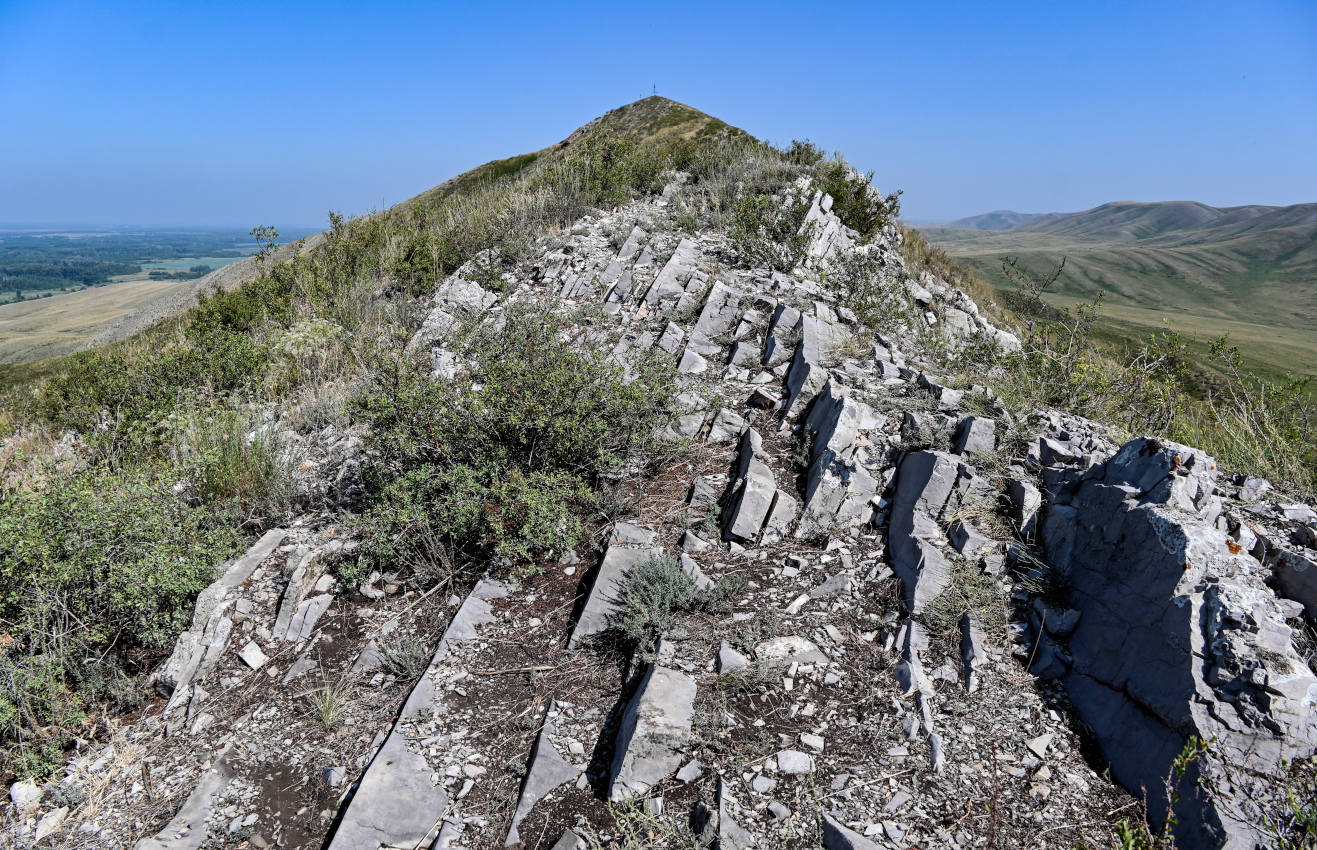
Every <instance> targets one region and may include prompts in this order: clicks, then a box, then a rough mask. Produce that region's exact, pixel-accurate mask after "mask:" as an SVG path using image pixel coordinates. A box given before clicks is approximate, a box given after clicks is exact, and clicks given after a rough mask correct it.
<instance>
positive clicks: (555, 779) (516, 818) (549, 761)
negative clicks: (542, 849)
mask: <svg viewBox="0 0 1317 850" xmlns="http://www.w3.org/2000/svg"><path fill="white" fill-rule="evenodd" d="M552 735H553V722H552V721H551V720H548V721H545V723H544V727H543V728H542V729H540V734H539V738H538V739H537V740H536V742H535V749H534V750H533V751H532V752H531V756H530V764H529V765H528V766H527V768H526V779H525V781H523V782H522V784H521V795H520V796H519V797H518V798H517V809H516V811H515V812H513V814H512V827H511V829H509V830H508V837H507V840H506V841H505V842H504V844H505V845H506V846H508V847H513V846H517V845H520V844H521V835H520V834H519V833H518V831H517V828H518V827H519V826H521V822H522V821H523V820H525V819H526V816H527V815H529V814H530V812H531V809H533V808H535V804H536V803H538V802H539V801H540V800H542V799H544V797H545V795H547V794H548V793H549V792H550V791H552V790H553V789H555V788H557V787H558V786H559V785H564V784H566V783H568V782H572V781H575V779H576V777H577V776H579V775H580V773H581V771H580V769H579V768H578V767H576V766H575V765H573V764H572V763H571V762H569V761H567V759H565V758H563V757H562V756H561V755H560V754H559V753H558V750H557V749H555V748H554V746H553V744H552V743H551V742H550V740H549V739H550V737H551V736H552Z"/></svg>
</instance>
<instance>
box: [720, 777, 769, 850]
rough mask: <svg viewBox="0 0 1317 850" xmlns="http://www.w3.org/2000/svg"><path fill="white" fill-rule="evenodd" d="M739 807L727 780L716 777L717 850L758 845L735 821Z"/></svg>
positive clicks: (749, 848)
mask: <svg viewBox="0 0 1317 850" xmlns="http://www.w3.org/2000/svg"><path fill="white" fill-rule="evenodd" d="M739 808H740V807H739V806H738V805H737V804H736V801H735V800H733V799H732V794H731V791H730V790H729V789H728V787H727V782H726V780H724V779H723V778H722V776H719V777H718V840H717V848H718V850H753V848H756V847H758V846H759V843H758V842H757V841H756V840H755V836H754V834H753V833H751V832H750V831H749V830H748V829H746V828H745V827H743V826H741V824H740V823H739V822H738V821H737V819H736V816H737V810H738V809H739Z"/></svg>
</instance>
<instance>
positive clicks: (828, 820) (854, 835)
mask: <svg viewBox="0 0 1317 850" xmlns="http://www.w3.org/2000/svg"><path fill="white" fill-rule="evenodd" d="M819 831H820V832H821V833H822V834H823V847H824V850H881V848H879V846H878V845H877V844H875V843H874V842H872V841H870V840H869V839H867V838H865V837H864V836H863V835H860V834H859V833H858V832H855V831H854V830H852V829H848V828H847V827H845V826H843V825H842V824H841V822H840V821H838V820H837V819H836V818H834V817H833V816H832V815H824V816H823V818H822V819H821V820H820V822H819Z"/></svg>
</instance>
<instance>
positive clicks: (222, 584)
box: [155, 528, 287, 711]
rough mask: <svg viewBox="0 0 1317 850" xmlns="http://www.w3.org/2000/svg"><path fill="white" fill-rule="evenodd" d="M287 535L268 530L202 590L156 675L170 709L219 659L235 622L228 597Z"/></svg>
mask: <svg viewBox="0 0 1317 850" xmlns="http://www.w3.org/2000/svg"><path fill="white" fill-rule="evenodd" d="M285 537H287V532H286V531H284V530H283V529H281V528H275V529H271V530H270V531H267V532H265V534H263V535H262V536H261V539H260V540H257V541H256V543H255V544H254V545H253V546H252V547H251V548H250V549H248V550H247V552H246V553H245V554H244V555H243V556H242V557H241V558H238V559H237V560H235V561H234V562H233V563H232V564H230V565H229V566H228V567H227V568H225V569H224V571H223V573H222V574H221V575H220V577H219V578H218V579H216V580H215V581H214V582H212V583H211V584H210V586H208V587H207V588H206V589H205V590H203V591H201V595H199V596H198V597H197V604H196V607H195V609H194V611H193V614H192V627H191V628H189V629H188V630H187V631H186V632H184V633H183V634H181V635H179V638H178V641H177V642H176V643H175V644H174V651H173V654H171V655H170V656H169V660H168V661H166V662H165V666H164V667H163V668H161V670H160V672H159V673H157V674H156V679H155V688H156V691H157V692H158V693H159V694H160V695H161V696H164V697H169V698H170V700H169V705H168V706H167V707H166V711H173V710H175V709H177V708H178V707H179V706H180V705H182V703H183V702H184V701H185V697H186V694H187V691H188V685H189V684H190V683H191V682H192V679H193V678H195V677H197V676H198V675H205V671H206V669H208V668H209V667H210V666H211V665H213V664H214V663H215V662H216V661H217V660H219V656H220V653H222V652H223V650H224V646H225V644H226V643H227V642H228V638H229V633H230V632H231V631H232V629H233V621H232V620H229V619H228V618H227V617H225V616H224V608H223V605H224V601H225V599H226V598H227V597H228V596H229V594H230V593H231V592H232V591H233V589H234V588H235V587H237V586H238V585H240V584H242V583H243V582H244V581H246V580H247V579H249V578H251V574H252V573H253V572H255V571H256V568H257V567H259V566H260V565H261V563H262V562H263V561H265V559H266V558H268V557H269V556H270V554H271V553H272V552H274V550H275V549H276V548H278V546H279V544H280V543H282V542H283V540H284V538H285Z"/></svg>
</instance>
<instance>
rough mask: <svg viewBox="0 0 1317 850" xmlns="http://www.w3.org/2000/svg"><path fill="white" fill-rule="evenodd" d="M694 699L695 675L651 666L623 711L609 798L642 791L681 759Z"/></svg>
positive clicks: (629, 795)
mask: <svg viewBox="0 0 1317 850" xmlns="http://www.w3.org/2000/svg"><path fill="white" fill-rule="evenodd" d="M694 705H695V680H694V679H692V678H691V677H690V676H688V675H686V674H685V673H682V672H679V671H677V670H671V669H669V668H667V667H660V666H658V665H651V666H650V668H649V670H648V671H647V672H646V673H645V677H644V679H643V680H641V683H640V687H639V688H637V689H636V693H635V696H633V697H632V698H631V701H630V703H628V705H627V708H626V711H625V712H624V713H623V714H622V724H621V727H620V728H619V729H618V733H617V751H616V755H615V756H614V757H613V767H612V772H611V776H612V780H611V784H610V785H609V791H608V798H609V799H610V800H612V801H614V802H617V801H619V800H626V799H630V798H631V797H634V796H636V795H637V794H644V793H645V792H647V791H648V790H649V789H650V788H651V787H653V786H654V785H655V784H656V783H658V782H660V781H661V780H663V779H665V778H667V777H668V776H670V775H672V773H673V772H674V771H675V770H676V769H677V768H678V767H679V766H680V765H681V756H682V753H683V752H684V750H685V749H686V747H687V746H689V744H690V736H691V715H692V714H693V713H694V710H695V709H694Z"/></svg>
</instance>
